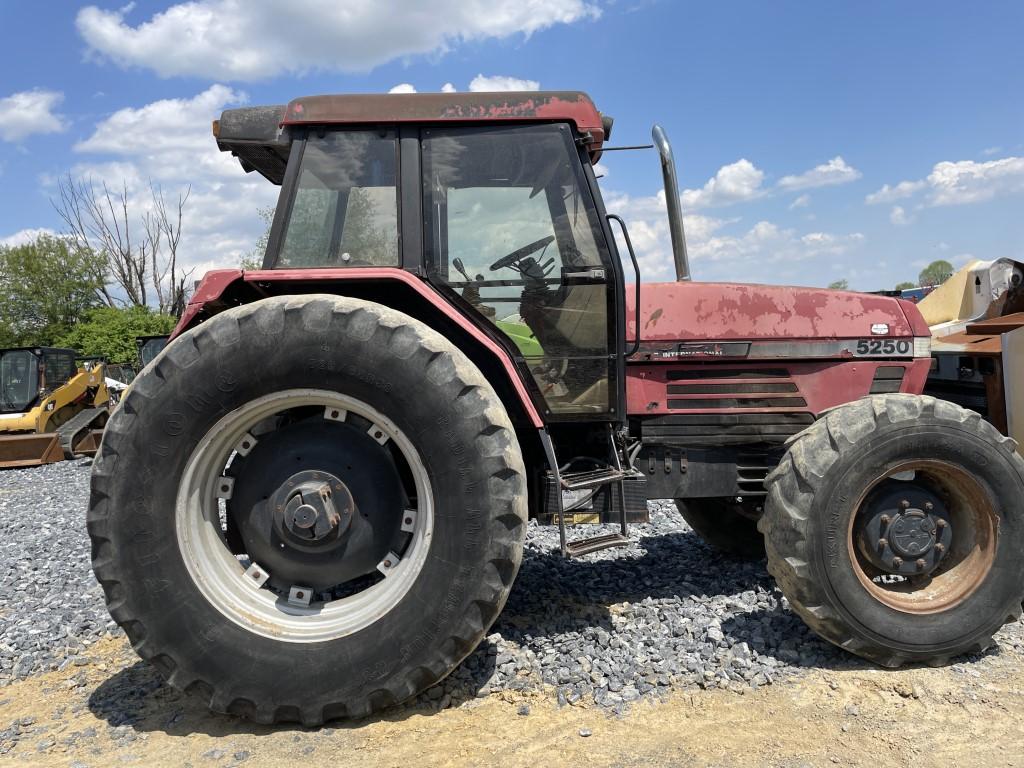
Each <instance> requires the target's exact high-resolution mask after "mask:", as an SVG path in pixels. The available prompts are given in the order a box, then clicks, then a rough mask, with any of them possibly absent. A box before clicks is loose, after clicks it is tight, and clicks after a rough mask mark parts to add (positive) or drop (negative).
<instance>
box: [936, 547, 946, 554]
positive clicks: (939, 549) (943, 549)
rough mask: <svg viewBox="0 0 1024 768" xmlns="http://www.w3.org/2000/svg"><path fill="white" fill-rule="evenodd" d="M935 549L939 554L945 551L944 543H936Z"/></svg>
mask: <svg viewBox="0 0 1024 768" xmlns="http://www.w3.org/2000/svg"><path fill="white" fill-rule="evenodd" d="M935 551H936V552H938V553H939V554H940V555H941V554H942V553H943V552H945V551H946V547H945V546H944V545H942V544H936V545H935Z"/></svg>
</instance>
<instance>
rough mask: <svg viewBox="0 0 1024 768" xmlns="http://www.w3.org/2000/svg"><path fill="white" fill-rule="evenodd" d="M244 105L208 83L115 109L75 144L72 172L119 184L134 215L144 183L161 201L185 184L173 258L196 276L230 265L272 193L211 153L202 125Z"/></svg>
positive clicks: (144, 196)
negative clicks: (195, 90) (182, 95)
mask: <svg viewBox="0 0 1024 768" xmlns="http://www.w3.org/2000/svg"><path fill="white" fill-rule="evenodd" d="M245 99H246V96H245V94H243V93H240V92H239V91H236V90H233V89H231V88H228V87H226V86H224V85H212V86H210V87H209V88H208V89H206V90H205V91H203V92H201V93H199V94H197V95H196V96H194V97H192V98H190V99H162V100H159V101H155V102H152V103H150V104H146V105H143V106H141V107H128V108H125V109H121V110H118V111H117V112H114V113H113V114H112V115H110V116H109V117H107V118H106V119H104V120H101V121H100V122H99V123H97V125H96V127H95V129H94V130H93V133H92V135H90V136H89V137H88V138H86V139H85V140H83V141H80V142H78V143H77V144H76V145H75V147H74V149H75V152H77V153H78V154H79V155H80V156H81V158H82V160H81V162H79V163H78V164H77V165H76V166H75V167H74V168H73V169H72V174H73V175H74V176H76V177H78V178H81V179H88V178H92V179H94V180H95V181H96V183H97V184H99V183H102V182H105V183H107V184H108V186H110V187H111V188H112V189H113V190H116V191H118V192H120V190H121V189H122V187H123V186H127V189H128V194H129V196H130V198H131V199H132V200H133V206H134V207H135V209H136V211H138V212H139V213H142V212H144V211H145V210H146V208H147V205H148V202H149V183H150V180H152V182H153V183H154V184H157V185H159V186H160V187H161V188H162V189H163V191H164V194H165V196H166V197H167V199H168V201H169V202H171V201H174V200H176V199H177V196H178V194H179V193H183V192H184V191H185V190H186V189H188V188H189V186H191V194H190V197H189V199H188V203H187V205H186V207H185V216H184V230H183V235H182V241H181V246H180V251H179V255H180V256H181V257H182V258H183V259H184V261H185V262H186V264H187V265H188V266H195V267H196V268H197V271H196V276H197V277H198V276H199V275H201V274H202V273H203V272H204V271H205V270H207V269H212V268H214V267H233V266H237V264H238V262H239V260H240V258H241V256H242V255H243V254H245V253H247V252H248V251H249V250H250V249H251V248H252V247H253V245H254V244H255V242H256V239H257V237H258V236H259V234H260V233H261V232H262V231H263V229H264V227H265V225H264V223H263V222H262V220H261V219H260V217H259V214H258V209H260V208H265V207H267V206H273V205H274V202H275V200H276V199H277V192H278V187H275V186H274V185H272V184H271V183H270V182H269V181H267V180H265V179H264V178H263V177H262V176H260V175H259V174H257V173H251V174H246V173H245V172H244V171H243V170H242V168H241V166H240V165H239V164H238V161H237V160H236V159H235V158H233V157H231V155H230V153H225V152H219V151H218V150H217V145H216V143H215V142H214V139H213V136H212V134H211V133H210V121H211V120H212V119H214V118H216V117H218V116H219V114H220V112H221V110H222V109H224V108H226V107H231V106H236V105H238V104H240V103H243V102H244V101H245Z"/></svg>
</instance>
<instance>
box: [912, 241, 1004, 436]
mask: <svg viewBox="0 0 1024 768" xmlns="http://www.w3.org/2000/svg"><path fill="white" fill-rule="evenodd" d="M918 308H919V309H920V310H921V314H922V315H924V318H925V321H926V322H927V323H928V325H929V326H930V327H931V329H932V335H933V336H932V338H933V341H932V368H931V371H930V372H929V375H928V382H927V385H926V387H925V393H926V394H930V395H935V396H936V397H941V398H943V399H946V400H950V401H952V402H954V403H956V404H958V405H961V406H963V407H964V408H970V409H971V410H972V411H976V412H978V413H980V414H981V415H982V416H983V417H984V418H985V419H986V420H988V421H989V422H990V423H991V424H992V425H993V426H994V427H996V429H998V430H999V431H1000V432H1002V433H1003V434H1004V435H1008V436H1010V437H1012V438H1014V439H1015V440H1017V442H1018V443H1021V442H1024V264H1022V263H1020V262H1018V261H1014V260H1012V259H997V260H995V261H974V262H971V263H970V264H968V265H967V266H966V267H964V268H963V269H961V270H960V271H959V272H957V273H956V274H955V275H953V276H952V277H951V278H950V279H949V280H947V281H946V282H945V283H944V284H943V285H941V286H940V287H938V288H936V289H935V290H934V291H933V292H932V293H930V294H928V295H927V296H926V297H924V298H923V299H922V300H921V302H920V303H919V304H918Z"/></svg>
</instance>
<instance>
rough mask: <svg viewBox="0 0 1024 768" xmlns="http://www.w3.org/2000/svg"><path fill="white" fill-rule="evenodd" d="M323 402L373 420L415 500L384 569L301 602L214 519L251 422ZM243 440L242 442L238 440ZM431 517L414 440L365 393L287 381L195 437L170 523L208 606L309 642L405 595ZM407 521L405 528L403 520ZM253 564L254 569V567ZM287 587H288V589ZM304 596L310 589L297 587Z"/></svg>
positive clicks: (249, 625) (360, 622)
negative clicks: (276, 586) (340, 593)
mask: <svg viewBox="0 0 1024 768" xmlns="http://www.w3.org/2000/svg"><path fill="white" fill-rule="evenodd" d="M311 407H315V408H319V409H323V413H324V418H328V419H330V418H334V419H337V418H339V414H340V418H343V419H344V418H347V417H349V415H353V416H356V417H358V418H360V419H363V420H365V421H366V422H368V423H369V424H370V425H371V431H370V434H371V436H372V437H373V438H374V439H375V440H377V441H378V442H381V443H384V442H388V441H390V442H391V443H392V444H393V445H394V447H395V449H396V450H395V453H396V455H397V456H400V457H401V459H402V460H404V462H405V464H406V466H407V468H408V472H407V476H408V477H409V478H410V481H411V483H412V484H413V486H414V494H415V500H416V501H415V509H413V510H402V511H400V512H399V514H401V515H406V514H407V513H410V512H411V513H412V514H409V516H408V517H407V518H406V521H407V522H408V521H409V520H410V519H411V522H410V524H409V525H408V526H407V527H404V528H403V530H407V531H408V532H409V533H410V534H411V535H410V536H409V538H408V541H407V544H406V546H405V548H404V549H403V551H402V552H401V553H397V554H398V555H399V557H398V558H394V557H391V555H393V554H396V553H389V556H388V557H385V558H384V560H382V562H381V565H380V567H379V568H378V570H380V571H381V573H382V575H383V578H381V579H380V580H379V581H378V582H377V583H375V584H372V585H371V586H368V587H367V588H365V589H363V590H361V591H359V592H356V593H355V594H352V595H349V596H346V597H342V598H339V599H330V600H321V601H316V600H310V602H309V605H302V604H298V603H296V602H295V601H294V600H289V599H284V596H283V595H281V594H278V593H275V592H273V591H271V590H269V589H267V588H265V586H264V581H265V579H264V580H263V581H261V578H262V577H263V576H264V575H263V574H260V573H259V567H258V563H251V562H246V561H245V559H244V558H241V559H240V558H239V557H238V556H236V555H235V554H234V553H232V552H231V550H230V549H229V548H228V546H227V544H226V541H225V535H224V530H223V527H222V519H221V517H222V512H223V510H222V508H221V505H222V501H221V500H222V499H223V498H224V494H225V492H226V491H227V489H230V485H231V484H230V483H225V474H224V472H225V470H226V468H227V467H228V466H229V464H230V461H231V459H232V457H233V456H234V455H235V454H236V452H237V450H239V449H240V448H241V446H244V445H245V444H246V442H247V441H249V440H251V438H252V433H251V430H253V428H254V427H255V426H256V425H258V424H261V423H265V422H266V420H267V419H272V418H273V417H275V416H276V415H278V414H281V413H284V412H286V411H290V410H292V409H296V408H306V409H308V408H311ZM241 450H246V449H245V448H241ZM433 527H434V505H433V494H432V492H431V487H430V479H429V476H428V473H427V470H426V467H425V466H424V464H423V461H422V459H421V457H420V455H419V452H418V451H417V450H416V448H415V447H414V446H413V444H412V442H411V441H410V440H409V439H408V438H407V437H406V435H405V434H404V433H403V432H402V430H401V429H399V427H398V426H397V425H396V424H395V423H394V422H393V421H391V420H390V419H389V418H387V417H386V416H384V415H383V414H382V413H380V412H379V411H377V410H376V409H374V408H373V407H372V406H370V405H368V404H367V403H365V402H363V401H361V400H358V399H356V398H354V397H350V396H348V395H344V394H341V393H338V392H331V391H328V390H319V389H291V390H284V391H281V392H275V393H273V394H269V395H265V396H263V397H260V398H258V399H256V400H252V401H250V402H248V403H246V404H245V405H242V406H241V407H239V408H237V409H235V410H234V411H232V412H231V413H229V414H227V415H225V416H224V417H223V418H221V419H220V421H218V422H217V423H216V424H215V425H214V426H213V427H212V428H211V429H210V430H209V431H208V432H207V433H206V435H205V436H204V437H203V438H202V439H201V440H200V442H199V444H198V445H197V446H196V448H195V450H194V451H193V452H192V454H191V456H190V457H189V460H188V462H187V464H186V466H185V470H184V472H183V473H182V477H181V481H180V483H179V486H178V495H177V499H176V504H175V532H176V535H177V540H178V546H179V550H180V552H181V555H182V559H183V560H184V563H185V566H186V569H187V570H188V573H189V575H190V576H191V578H192V581H193V582H194V583H195V585H196V587H197V589H198V590H199V592H200V593H201V594H202V596H203V598H205V599H206V601H207V602H209V603H210V604H211V605H212V606H213V607H214V608H216V609H217V610H218V611H219V612H220V613H221V614H222V615H224V616H225V617H226V618H228V619H230V620H231V621H232V622H234V623H235V624H237V625H238V626H240V627H242V628H244V629H246V630H248V631H250V632H253V633H255V634H258V635H262V636H264V637H267V638H270V639H273V640H279V641H284V642H294V643H316V642H324V641H328V640H333V639H336V638H339V637H344V636H347V635H351V634H353V633H355V632H359V631H360V630H363V629H365V628H367V627H369V626H371V625H373V624H374V623H376V622H377V621H379V620H380V619H381V618H382V617H383V616H385V615H387V614H388V613H389V612H390V611H391V610H393V609H394V608H395V607H396V606H397V605H398V604H399V603H400V602H401V601H402V599H403V598H404V597H405V596H406V594H407V593H408V592H409V590H410V589H411V588H412V586H413V584H414V583H415V582H416V580H417V578H418V577H419V574H420V572H421V571H422V569H423V566H424V564H425V562H426V559H427V555H428V551H429V548H430V543H431V537H432V534H433ZM410 529H411V530H410ZM254 571H255V574H254ZM292 597H294V596H292ZM303 597H306V598H307V599H308V597H309V596H308V595H304V596H303Z"/></svg>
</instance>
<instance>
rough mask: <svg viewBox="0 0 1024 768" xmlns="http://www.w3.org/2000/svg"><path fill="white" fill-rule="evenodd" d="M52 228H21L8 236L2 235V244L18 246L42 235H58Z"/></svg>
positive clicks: (0, 238) (0, 243) (0, 244)
mask: <svg viewBox="0 0 1024 768" xmlns="http://www.w3.org/2000/svg"><path fill="white" fill-rule="evenodd" d="M56 234H57V233H56V232H54V231H53V230H52V229H47V228H46V227H30V228H28V229H20V230H18V231H17V232H15V233H14V234H13V235H8V236H7V237H0V246H10V247H17V246H19V245H25V244H26V243H31V242H33V241H34V240H36V238H38V237H39V236H40V235H56Z"/></svg>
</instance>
